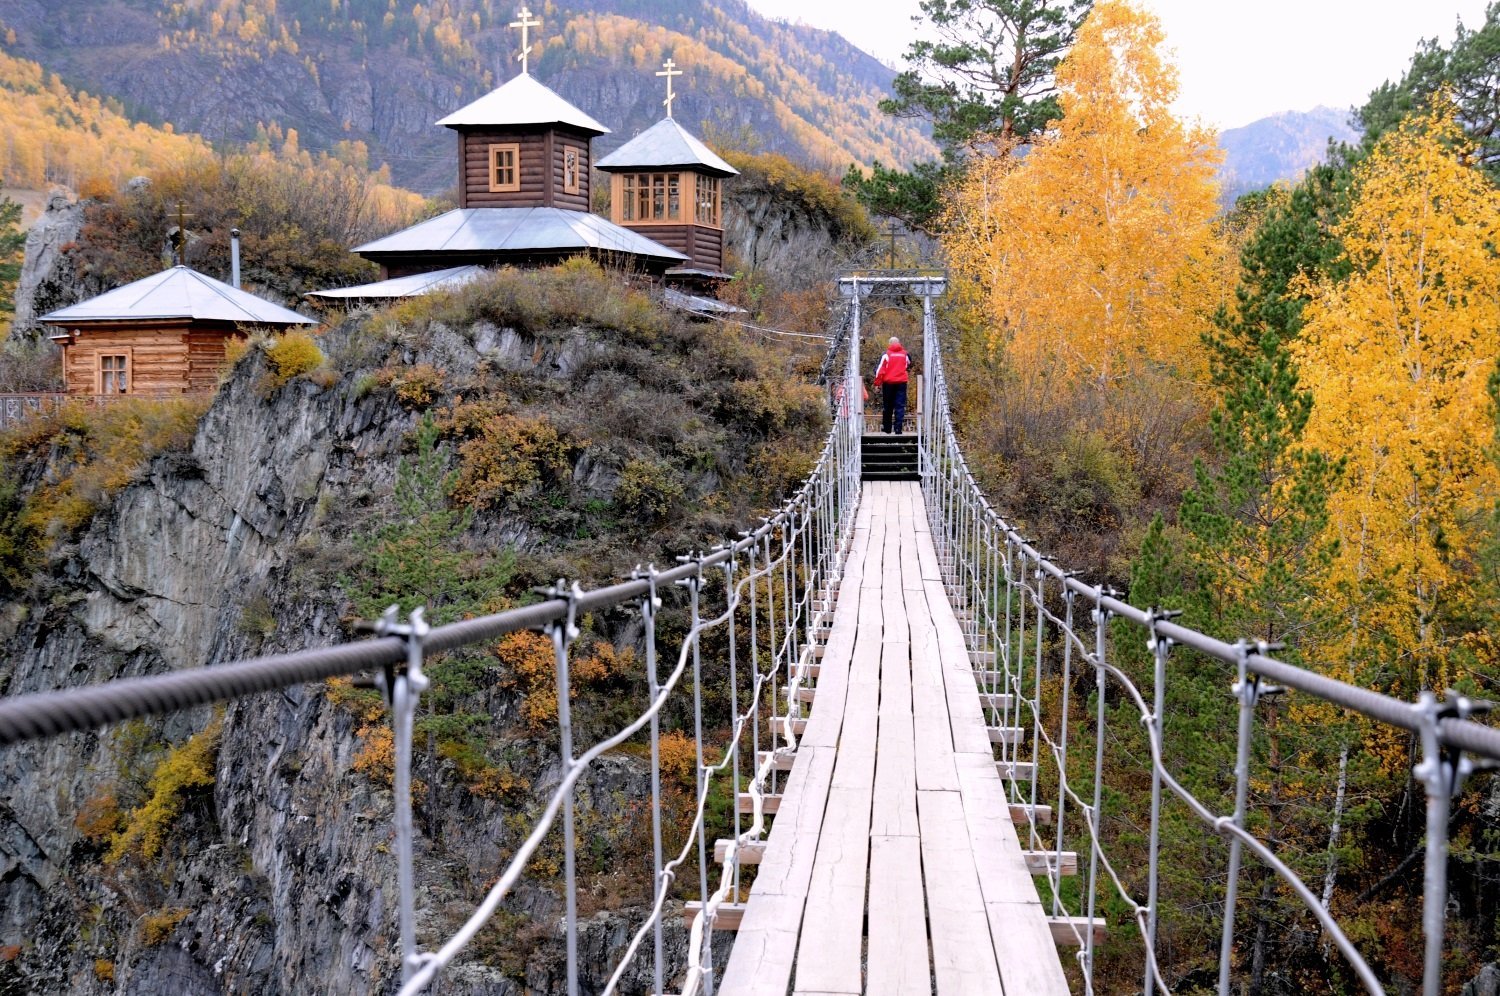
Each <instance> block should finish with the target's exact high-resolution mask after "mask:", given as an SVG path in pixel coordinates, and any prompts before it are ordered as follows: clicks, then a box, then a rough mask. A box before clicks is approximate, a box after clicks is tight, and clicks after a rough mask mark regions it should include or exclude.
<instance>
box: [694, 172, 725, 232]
mask: <svg viewBox="0 0 1500 996" xmlns="http://www.w3.org/2000/svg"><path fill="white" fill-rule="evenodd" d="M697 180H698V188H697V194H698V198H697V204H696V210H695V212H694V213H695V217H696V220H697V222H698V224H700V225H717V224H718V223H719V178H718V177H716V176H703V175H702V174H698V176H697Z"/></svg>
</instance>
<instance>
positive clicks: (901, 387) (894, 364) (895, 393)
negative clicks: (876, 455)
mask: <svg viewBox="0 0 1500 996" xmlns="http://www.w3.org/2000/svg"><path fill="white" fill-rule="evenodd" d="M910 366H911V357H909V356H907V355H906V350H905V349H902V348H901V340H900V339H897V338H896V337H895V336H891V343H890V345H889V346H888V347H886V351H885V355H883V356H882V357H881V358H880V364H879V366H877V367H876V368H875V386H876V387H878V388H880V399H881V403H882V405H883V407H882V409H881V415H880V431H881V432H884V433H887V434H888V433H890V431H891V425H892V423H894V424H895V427H896V431H897V432H904V431H906V373H907V369H908V368H909V367H910Z"/></svg>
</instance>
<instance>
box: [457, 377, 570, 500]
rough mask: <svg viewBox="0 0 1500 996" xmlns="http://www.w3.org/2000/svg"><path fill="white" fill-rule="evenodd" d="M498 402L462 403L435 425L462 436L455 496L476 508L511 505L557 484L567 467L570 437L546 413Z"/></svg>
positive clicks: (568, 463)
mask: <svg viewBox="0 0 1500 996" xmlns="http://www.w3.org/2000/svg"><path fill="white" fill-rule="evenodd" d="M507 407H508V406H507V405H505V404H504V403H503V402H493V401H479V402H467V403H463V404H460V405H458V406H457V407H455V408H454V409H452V410H451V411H450V412H449V413H448V414H447V416H446V417H445V418H444V419H443V420H442V421H441V422H440V423H439V424H440V427H441V428H442V430H443V431H444V432H445V433H447V434H451V435H453V436H456V437H458V438H460V439H462V440H463V442H461V443H460V444H459V447H458V457H459V468H458V479H457V480H456V481H455V482H454V485H453V497H454V499H455V500H457V501H460V502H465V503H468V504H471V505H473V506H475V507H477V508H493V509H500V508H506V507H512V506H513V505H514V504H515V502H516V501H518V500H519V499H521V498H526V497H531V496H533V495H535V494H536V493H537V492H538V491H540V490H541V489H542V488H543V487H545V486H547V485H551V484H556V483H557V482H558V481H559V480H561V479H562V477H563V476H564V475H565V474H567V473H568V470H569V468H570V467H571V461H570V459H569V457H570V456H571V451H572V449H573V447H572V446H571V445H570V443H569V441H568V440H567V439H565V438H564V437H563V435H562V434H561V433H560V432H559V431H558V430H557V428H556V427H555V426H553V425H552V424H551V422H549V421H548V420H547V419H546V418H545V417H536V418H527V417H523V416H519V415H512V414H510V413H509V412H507V411H506V408H507Z"/></svg>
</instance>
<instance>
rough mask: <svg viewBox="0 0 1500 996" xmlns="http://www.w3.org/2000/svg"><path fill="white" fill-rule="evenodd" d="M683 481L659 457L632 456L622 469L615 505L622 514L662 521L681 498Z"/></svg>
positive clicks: (649, 521)
mask: <svg viewBox="0 0 1500 996" xmlns="http://www.w3.org/2000/svg"><path fill="white" fill-rule="evenodd" d="M682 492H683V485H682V481H681V479H680V478H678V477H677V476H676V475H675V473H674V472H673V470H672V468H671V467H670V466H668V465H667V464H665V463H663V462H661V461H659V460H631V461H630V462H628V463H626V464H625V468H624V469H623V470H621V471H620V483H619V485H618V486H617V487H616V488H615V507H616V508H617V509H618V510H619V512H620V514H622V515H630V516H635V517H636V518H639V519H643V520H645V521H646V522H647V523H655V522H660V521H662V520H663V519H665V518H666V517H667V515H668V514H670V513H671V511H672V508H673V507H674V506H675V505H676V504H677V502H679V501H680V500H681V499H682Z"/></svg>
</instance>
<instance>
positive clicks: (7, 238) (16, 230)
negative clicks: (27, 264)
mask: <svg viewBox="0 0 1500 996" xmlns="http://www.w3.org/2000/svg"><path fill="white" fill-rule="evenodd" d="M25 248H26V233H25V232H23V231H21V205H19V204H17V203H16V202H15V201H13V200H11V199H10V198H9V197H5V198H0V314H5V315H8V314H11V313H13V312H14V311H15V310H16V283H17V282H18V281H19V280H20V279H21V262H22V259H21V256H22V251H23V250H24V249H25Z"/></svg>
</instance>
